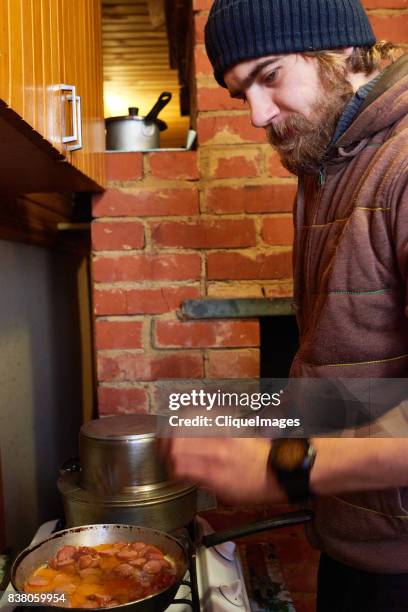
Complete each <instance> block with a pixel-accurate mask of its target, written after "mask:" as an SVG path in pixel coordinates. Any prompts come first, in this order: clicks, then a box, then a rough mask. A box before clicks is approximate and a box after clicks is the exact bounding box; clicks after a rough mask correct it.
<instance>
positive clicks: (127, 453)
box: [79, 415, 168, 497]
mask: <svg viewBox="0 0 408 612" xmlns="http://www.w3.org/2000/svg"><path fill="white" fill-rule="evenodd" d="M156 427H157V422H156V417H155V416H153V415H126V416H116V417H108V418H104V419H96V420H94V421H89V422H88V423H85V425H83V426H82V427H81V431H80V434H79V456H80V462H81V467H82V471H81V475H80V486H81V487H82V488H83V489H85V490H86V491H87V492H88V493H91V494H93V495H95V496H100V497H106V496H109V497H111V496H114V495H129V494H132V493H138V492H140V491H141V489H140V487H147V489H146V490H151V491H152V490H155V489H158V488H162V487H163V486H167V484H168V477H167V472H166V468H165V466H164V463H163V462H162V461H161V459H160V457H159V455H158V453H157V449H156Z"/></svg>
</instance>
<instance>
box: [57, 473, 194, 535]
mask: <svg viewBox="0 0 408 612" xmlns="http://www.w3.org/2000/svg"><path fill="white" fill-rule="evenodd" d="M78 481H79V474H78V473H75V472H62V474H61V476H60V477H59V479H58V489H59V491H60V493H61V495H62V500H63V506H64V514H65V520H66V523H67V526H68V527H74V526H79V525H89V524H95V523H121V524H128V525H142V526H143V525H146V526H148V525H154V526H155V527H157V529H160V530H161V531H166V532H169V531H173V530H175V529H178V528H179V527H183V526H185V525H187V524H188V523H189V522H190V521H191V520H192V519H193V518H194V516H195V515H196V514H197V512H198V510H199V508H198V493H197V488H196V486H195V485H191V484H187V483H175V482H169V483H167V485H166V486H164V487H162V488H160V489H153V490H147V491H146V490H143V488H142V489H141V490H140V491H139V492H136V491H134V492H133V493H132V494H130V495H116V496H114V497H100V496H95V495H92V494H91V493H89V492H88V491H85V490H84V489H83V488H82V487H80V486H79V482H78Z"/></svg>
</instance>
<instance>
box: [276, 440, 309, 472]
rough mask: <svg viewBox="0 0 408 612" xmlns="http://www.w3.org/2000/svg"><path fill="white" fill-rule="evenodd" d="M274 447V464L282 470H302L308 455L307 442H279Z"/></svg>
mask: <svg viewBox="0 0 408 612" xmlns="http://www.w3.org/2000/svg"><path fill="white" fill-rule="evenodd" d="M273 446H275V449H274V453H273V454H274V463H275V465H276V467H278V468H279V469H281V470H288V471H291V470H295V469H296V468H300V467H301V466H302V463H303V461H304V459H305V457H306V455H307V446H308V445H307V443H306V441H305V440H298V439H295V438H293V439H290V440H277V441H276V442H275V443H274V444H273Z"/></svg>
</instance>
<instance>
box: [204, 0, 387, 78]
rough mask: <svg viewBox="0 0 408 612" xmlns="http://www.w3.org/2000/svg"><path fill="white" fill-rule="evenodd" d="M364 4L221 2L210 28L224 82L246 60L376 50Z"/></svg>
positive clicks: (347, 0) (217, 72) (349, 0)
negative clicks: (339, 50) (276, 56)
mask: <svg viewBox="0 0 408 612" xmlns="http://www.w3.org/2000/svg"><path fill="white" fill-rule="evenodd" d="M375 41H376V39H375V36H374V33H373V30H372V28H371V25H370V22H369V20H368V17H367V15H366V13H365V11H364V9H363V7H362V6H361V3H360V0H215V2H214V4H213V6H212V8H211V11H210V15H209V18H208V22H207V25H206V28H205V43H206V47H207V53H208V57H209V58H210V61H211V63H212V65H213V68H214V76H215V78H216V80H217V81H218V83H219V84H220V85H222V86H223V87H226V85H225V82H224V74H225V72H226V71H227V70H228V69H229V68H232V67H233V66H235V65H236V64H239V63H240V62H242V61H246V60H249V59H254V58H257V57H263V56H265V55H275V54H281V53H296V52H300V51H321V50H323V49H338V48H344V47H355V46H359V47H364V46H371V45H373V44H374V43H375Z"/></svg>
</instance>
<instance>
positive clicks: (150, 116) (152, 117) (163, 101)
mask: <svg viewBox="0 0 408 612" xmlns="http://www.w3.org/2000/svg"><path fill="white" fill-rule="evenodd" d="M172 97H173V95H172V94H171V93H170V92H169V91H164V92H163V93H162V94H160V96H159V99H158V100H157V102H156V104H155V105H154V106H153V108H152V109H151V110H150V111H149V112H148V113H147V115H146V117H145V118H144V121H145V123H154V122H155V121H156V119H157V117H158V114H159V113H160V112H161V111H162V110H163V108H164V107H165V106H167V104H168V103H169V102H170V100H171V99H172Z"/></svg>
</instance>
